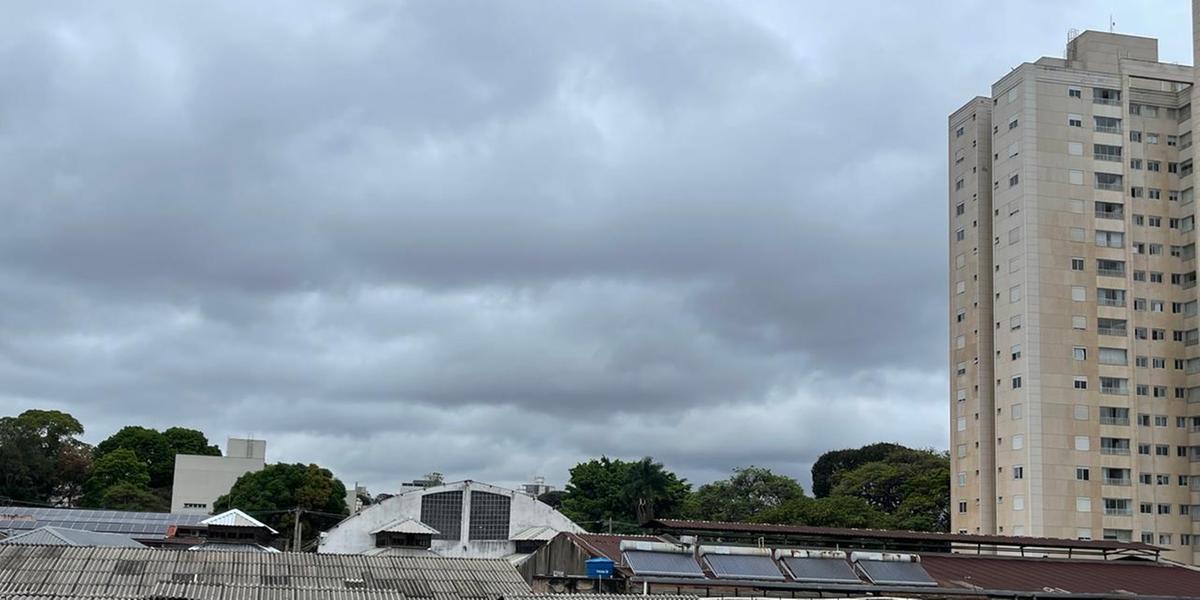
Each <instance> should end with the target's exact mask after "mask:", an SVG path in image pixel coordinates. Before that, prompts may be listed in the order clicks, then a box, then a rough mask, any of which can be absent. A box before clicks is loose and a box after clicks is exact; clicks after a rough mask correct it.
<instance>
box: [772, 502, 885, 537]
mask: <svg viewBox="0 0 1200 600" xmlns="http://www.w3.org/2000/svg"><path fill="white" fill-rule="evenodd" d="M754 520H756V521H760V522H763V523H779V524H783V525H811V526H814V527H858V528H875V529H887V528H890V527H892V518H891V517H890V516H889V515H887V514H885V513H883V512H881V511H879V510H877V509H876V508H874V507H873V506H871V505H870V504H868V503H867V501H866V500H863V499H862V498H856V497H854V496H827V497H825V498H809V497H807V496H799V497H796V498H793V499H791V500H788V501H787V502H784V503H783V504H781V505H779V506H777V507H774V508H770V509H767V510H765V511H763V512H762V513H759V514H758V515H757V516H756V517H755V519H754Z"/></svg>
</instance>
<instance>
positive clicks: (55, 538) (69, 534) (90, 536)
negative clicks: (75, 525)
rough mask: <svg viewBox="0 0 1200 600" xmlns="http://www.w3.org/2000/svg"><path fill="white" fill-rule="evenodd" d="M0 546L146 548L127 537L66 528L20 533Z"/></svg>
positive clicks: (0, 541) (0, 542)
mask: <svg viewBox="0 0 1200 600" xmlns="http://www.w3.org/2000/svg"><path fill="white" fill-rule="evenodd" d="M0 544H24V545H34V546H112V547H118V548H145V546H143V545H142V544H139V543H138V542H136V541H134V539H133V538H131V537H129V536H126V535H120V534H117V533H100V532H97V531H86V530H83V529H67V528H65V527H38V528H37V529H34V530H32V531H26V532H23V533H18V534H16V535H14V536H12V537H10V538H7V539H3V540H0Z"/></svg>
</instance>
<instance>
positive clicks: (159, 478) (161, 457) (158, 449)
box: [96, 425, 175, 489]
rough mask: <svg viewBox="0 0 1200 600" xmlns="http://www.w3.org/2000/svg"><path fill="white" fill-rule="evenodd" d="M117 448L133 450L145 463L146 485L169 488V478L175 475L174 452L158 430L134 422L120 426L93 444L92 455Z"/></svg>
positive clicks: (109, 451)
mask: <svg viewBox="0 0 1200 600" xmlns="http://www.w3.org/2000/svg"><path fill="white" fill-rule="evenodd" d="M120 448H125V449H128V450H131V451H133V453H134V454H135V455H136V456H137V458H138V460H140V461H141V462H142V464H144V465H146V470H147V472H149V474H150V487H152V488H164V489H165V488H170V487H171V480H172V478H173V477H174V474H175V454H174V453H173V452H172V451H171V445H170V444H169V443H168V442H167V439H166V437H164V436H163V434H162V433H160V432H158V431H156V430H154V429H150V428H149V427H140V426H137V425H129V426H126V427H122V428H121V430H120V431H118V432H116V433H114V434H112V435H111V436H109V438H108V439H106V440H104V441H103V442H100V443H99V444H96V458H97V459H100V458H101V457H103V456H104V455H106V454H109V453H111V452H114V451H116V450H118V449H120Z"/></svg>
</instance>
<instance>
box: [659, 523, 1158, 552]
mask: <svg viewBox="0 0 1200 600" xmlns="http://www.w3.org/2000/svg"><path fill="white" fill-rule="evenodd" d="M644 526H645V527H648V528H658V529H677V530H679V529H682V530H689V531H708V532H713V533H721V532H730V533H768V534H778V535H788V534H791V535H807V536H822V537H829V538H837V537H855V538H870V539H879V540H901V541H916V542H941V543H947V544H983V545H985V546H988V545H1002V546H1026V547H1038V548H1086V549H1091V550H1138V551H1143V552H1157V551H1160V550H1164V548H1160V547H1158V546H1151V545H1149V544H1143V543H1140V542H1116V541H1109V540H1067V539H1061V538H1039V537H1017V536H1003V535H973V534H960V533H931V532H924V531H901V530H891V529H853V528H840V527H809V526H807V525H775V524H771V523H722V522H718V521H692V520H685V519H657V520H654V521H650V522H649V523H646V524H645V525H644Z"/></svg>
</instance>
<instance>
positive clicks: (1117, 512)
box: [1104, 506, 1133, 517]
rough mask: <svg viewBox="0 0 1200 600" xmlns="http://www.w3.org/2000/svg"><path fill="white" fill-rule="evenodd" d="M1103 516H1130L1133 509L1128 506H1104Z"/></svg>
mask: <svg viewBox="0 0 1200 600" xmlns="http://www.w3.org/2000/svg"><path fill="white" fill-rule="evenodd" d="M1104 516H1106V517H1132V516H1133V509H1129V508H1109V507H1107V506H1106V507H1104Z"/></svg>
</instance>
